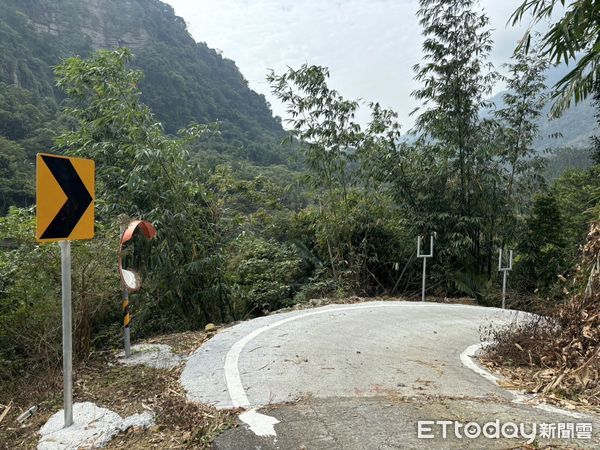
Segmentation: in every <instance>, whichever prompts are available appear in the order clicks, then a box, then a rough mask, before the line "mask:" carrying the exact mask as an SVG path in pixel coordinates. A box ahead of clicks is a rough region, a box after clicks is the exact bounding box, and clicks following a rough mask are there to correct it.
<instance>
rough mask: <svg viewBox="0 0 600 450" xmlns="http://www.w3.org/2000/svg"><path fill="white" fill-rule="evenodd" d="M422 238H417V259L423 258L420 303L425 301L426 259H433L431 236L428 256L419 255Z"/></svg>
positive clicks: (431, 237)
mask: <svg viewBox="0 0 600 450" xmlns="http://www.w3.org/2000/svg"><path fill="white" fill-rule="evenodd" d="M421 240H422V236H418V237H417V258H423V285H422V288H421V301H422V302H424V301H425V277H426V276H427V258H431V257H433V235H432V236H430V237H429V254H428V255H426V254H424V253H423V254H422V253H421Z"/></svg>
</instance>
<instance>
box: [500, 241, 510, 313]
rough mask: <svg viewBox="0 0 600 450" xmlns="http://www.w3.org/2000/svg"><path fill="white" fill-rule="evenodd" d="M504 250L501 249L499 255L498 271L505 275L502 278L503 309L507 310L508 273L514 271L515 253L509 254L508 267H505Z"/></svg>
mask: <svg viewBox="0 0 600 450" xmlns="http://www.w3.org/2000/svg"><path fill="white" fill-rule="evenodd" d="M502 253H503V252H502V249H500V254H499V255H498V271H500V272H502V273H503V276H502V309H506V282H507V279H508V272H510V271H511V270H512V262H513V251H512V250H511V251H510V252H509V256H508V266H503V265H502V264H503V261H502Z"/></svg>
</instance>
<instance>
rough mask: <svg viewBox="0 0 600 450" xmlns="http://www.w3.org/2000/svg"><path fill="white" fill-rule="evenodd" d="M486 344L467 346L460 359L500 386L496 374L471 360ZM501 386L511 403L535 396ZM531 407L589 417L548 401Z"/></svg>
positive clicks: (574, 416) (579, 417)
mask: <svg viewBox="0 0 600 450" xmlns="http://www.w3.org/2000/svg"><path fill="white" fill-rule="evenodd" d="M486 345H489V342H482V343H480V344H473V345H470V346H469V347H467V348H466V349H465V351H464V352H462V353H461V354H460V360H461V362H462V363H463V364H464V365H465V366H466V367H468V368H469V369H471V370H472V371H473V372H475V373H477V374H479V375H481V376H482V377H483V378H485V379H486V380H488V381H490V382H492V383H494V384H496V385H498V386H500V383H499V381H500V378H498V377H497V376H495V375H493V374H492V373H490V372H488V371H487V370H485V369H484V368H483V367H481V366H479V365H478V364H476V363H475V361H473V358H475V357H476V356H477V352H478V351H479V350H481V349H482V348H483V347H485V346H486ZM500 387H502V386H500ZM502 388H503V389H505V390H507V391H508V392H510V393H511V394H512V395H513V396H514V397H515V398H514V400H513V403H519V404H528V400H531V399H532V398H535V397H531V396H528V395H527V394H526V393H525V392H523V391H517V390H512V389H506V388H504V387H502ZM533 407H534V408H537V409H541V410H543V411H546V412H550V413H556V414H563V415H565V416H569V417H573V418H575V419H588V418H590V416H588V415H586V414H582V413H578V412H574V411H567V410H565V409H562V408H557V407H556V406H552V405H549V404H548V403H539V404H537V405H533Z"/></svg>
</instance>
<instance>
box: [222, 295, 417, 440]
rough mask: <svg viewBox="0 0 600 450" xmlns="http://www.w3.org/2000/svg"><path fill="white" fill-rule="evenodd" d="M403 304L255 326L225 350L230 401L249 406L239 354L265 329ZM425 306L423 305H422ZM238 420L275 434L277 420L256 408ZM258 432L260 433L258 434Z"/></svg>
mask: <svg viewBox="0 0 600 450" xmlns="http://www.w3.org/2000/svg"><path fill="white" fill-rule="evenodd" d="M402 306H404V305H353V306H345V307H343V308H331V309H322V310H318V311H308V312H305V313H301V314H298V315H296V316H292V317H288V318H287V319H282V320H279V321H277V322H274V323H271V324H268V325H265V326H263V327H260V328H257V329H256V330H254V331H253V332H252V333H250V334H247V335H246V336H244V337H243V338H242V339H240V340H239V341H237V342H236V343H235V344H233V345H232V346H231V348H230V349H229V351H228V352H227V356H226V357H225V367H224V370H225V380H226V382H227V389H228V390H229V396H230V397H231V402H232V403H233V407H234V408H249V407H250V406H251V405H250V400H248V396H247V395H246V390H245V389H244V386H243V384H242V379H241V377H240V370H239V360H240V354H241V352H242V350H243V349H244V347H245V346H246V344H248V342H250V341H251V340H252V339H254V338H255V337H257V336H259V335H261V334H262V333H264V332H265V331H268V330H272V329H273V328H276V327H279V326H281V325H284V324H286V323H288V322H293V321H294V320H298V319H301V318H304V317H309V316H316V315H320V314H326V313H331V312H338V311H348V310H351V309H370V308H383V307H388V308H389V307H402ZM423 306H425V305H423ZM259 406H261V405H255V407H259ZM239 418H240V420H241V421H242V422H244V423H246V424H248V426H249V427H250V429H251V430H252V431H254V432H255V433H256V434H257V435H258V436H276V435H277V433H276V432H275V426H274V425H275V424H276V423H279V421H278V420H277V419H276V418H274V417H271V416H267V415H264V414H259V413H257V412H256V409H252V410H250V411H247V412H245V413H243V414H241V415H240V416H239ZM256 430H258V431H259V432H257V431H256ZM259 433H260V434H259Z"/></svg>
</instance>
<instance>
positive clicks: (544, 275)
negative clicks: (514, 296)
mask: <svg viewBox="0 0 600 450" xmlns="http://www.w3.org/2000/svg"><path fill="white" fill-rule="evenodd" d="M565 251H566V249H565V239H564V236H563V217H562V214H561V211H560V205H559V203H558V200H557V198H556V196H555V195H554V194H553V193H549V194H541V195H538V196H536V198H535V200H534V205H533V211H532V214H531V216H530V217H529V218H528V219H527V224H526V228H525V236H524V237H523V239H522V241H521V243H520V245H519V247H518V254H519V257H518V260H517V265H516V267H515V270H516V275H517V276H518V277H519V279H520V280H521V283H522V287H524V288H525V289H527V290H529V292H533V291H534V290H535V289H542V290H543V291H544V293H546V292H547V291H548V289H549V288H550V287H551V286H552V285H553V284H554V283H555V282H556V280H557V275H559V274H561V273H562V272H563V271H565V270H566V269H567V268H568V267H569V265H568V264H567V262H568V260H567V259H566V253H565Z"/></svg>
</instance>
